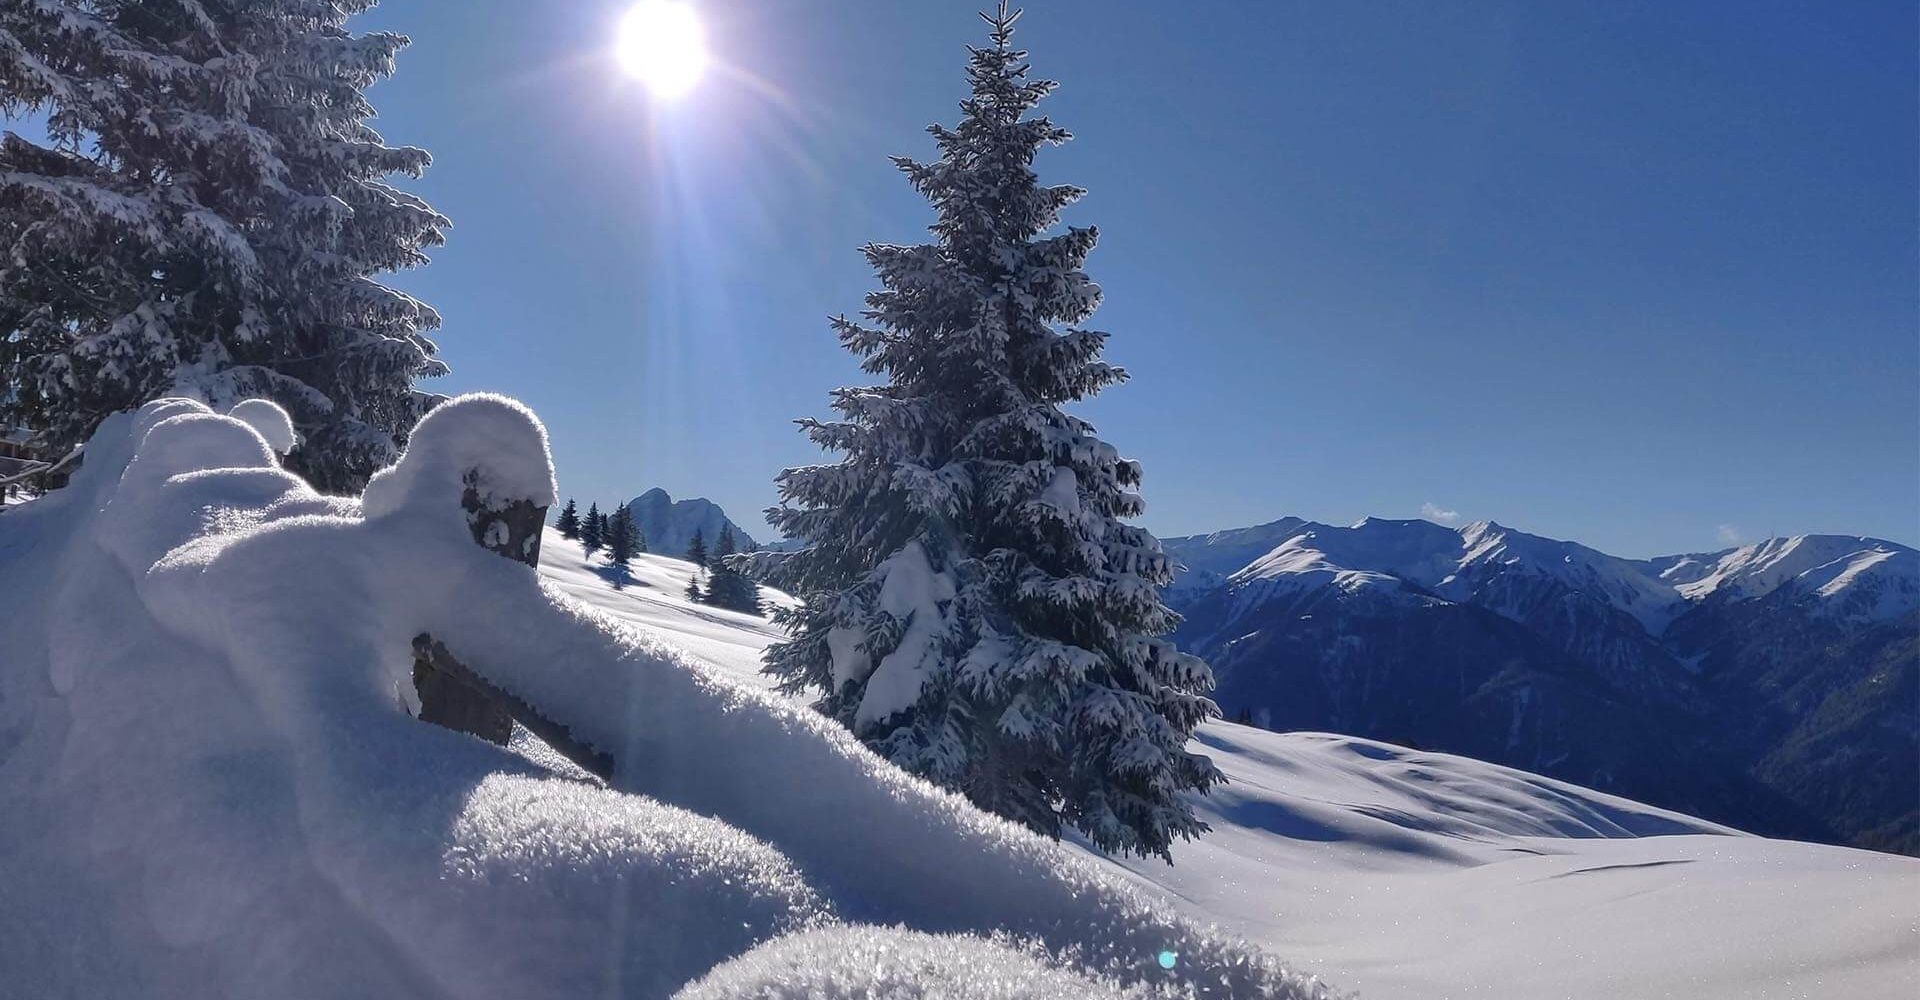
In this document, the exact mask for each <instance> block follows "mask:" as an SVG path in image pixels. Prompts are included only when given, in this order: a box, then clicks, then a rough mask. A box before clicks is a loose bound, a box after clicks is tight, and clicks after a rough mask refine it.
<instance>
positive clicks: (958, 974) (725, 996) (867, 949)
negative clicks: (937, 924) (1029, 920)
mask: <svg viewBox="0 0 1920 1000" xmlns="http://www.w3.org/2000/svg"><path fill="white" fill-rule="evenodd" d="M1129 992H1130V993H1131V995H1132V996H1142V995H1144V994H1143V993H1142V992H1141V991H1138V990H1135V991H1129ZM1126 995H1128V994H1123V993H1122V992H1120V991H1119V990H1118V989H1115V988H1111V987H1109V986H1106V985H1102V984H1099V983H1096V982H1094V981H1093V980H1091V979H1088V978H1086V977H1083V976H1081V975H1078V974H1076V973H1073V972H1070V971H1067V970H1064V969H1060V968H1056V967H1055V966H1054V965H1053V964H1052V963H1050V962H1048V961H1047V960H1046V959H1045V958H1044V956H1039V955H1035V954H1034V953H1032V952H1031V951H1022V950H1018V949H1015V948H1011V947H1008V946H1006V945H1003V944H999V943H996V942H992V941H986V940H981V939H979V938H970V937H960V936H945V935H932V934H918V933H913V932H899V931H882V930H876V929H874V928H867V927H836V928H829V929H825V930H818V931H809V932H806V933H802V934H794V935H790V936H788V937H783V938H781V939H779V940H777V941H773V942H770V943H768V944H763V945H761V946H760V947H758V948H755V949H754V950H752V951H750V952H748V953H747V954H745V955H742V956H741V957H739V958H736V959H734V960H733V961H731V962H728V963H727V964H725V965H723V966H721V967H719V968H718V969H715V970H714V971H713V972H711V973H709V974H708V975H707V976H706V977H705V978H704V979H701V980H700V981H699V982H697V983H694V984H692V985H690V986H688V987H687V988H686V989H684V990H681V991H680V992H679V993H677V994H675V995H674V1000H880V998H885V1000H1059V998H1065V997H1073V998H1083V1000H1122V998H1123V997H1124V996H1126Z"/></svg>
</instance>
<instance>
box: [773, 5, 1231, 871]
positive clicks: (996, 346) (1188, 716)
mask: <svg viewBox="0 0 1920 1000" xmlns="http://www.w3.org/2000/svg"><path fill="white" fill-rule="evenodd" d="M983 16H984V17H986V19H987V21H988V23H989V25H990V28H991V34H990V39H991V43H990V44H989V45H987V46H985V47H983V48H978V49H973V50H971V58H970V60H969V65H968V70H967V77H968V80H969V82H970V83H971V84H972V93H971V94H970V95H969V96H968V97H967V98H966V99H965V100H963V101H962V102H961V105H960V107H961V117H960V122H959V124H957V125H955V126H953V127H951V128H949V127H947V126H943V125H934V126H932V127H930V128H929V129H928V131H929V132H930V133H931V134H932V136H933V138H934V141H935V143H936V145H937V146H938V148H939V152H940V156H939V158H938V159H937V160H934V161H932V162H927V163H923V162H918V161H915V160H912V159H909V158H906V157H898V158H896V159H895V163H896V165H897V166H898V167H899V168H900V169H901V170H902V171H903V172H904V173H905V174H906V176H907V178H908V180H909V181H910V182H911V183H912V184H913V187H914V188H915V189H916V190H917V191H919V192H920V193H921V194H922V195H924V196H926V198H927V199H928V200H929V201H930V202H931V203H932V206H933V209H934V214H935V220H936V221H935V222H934V224H933V226H932V232H933V234H934V237H935V239H934V241H933V242H931V243H927V244H922V245H918V246H894V245H888V244H869V245H868V246H866V247H865V248H864V253H865V255H866V258H867V260H868V262H869V263H871V264H872V266H873V268H874V270H875V271H876V272H877V274H878V277H879V280H880V284H881V289H880V290H879V291H875V292H872V293H870V294H869V295H868V296H867V300H866V301H867V308H866V310H865V311H864V312H863V313H862V316H861V318H860V319H859V320H852V319H847V318H845V317H841V318H839V319H836V320H835V321H834V328H835V330H836V332H837V333H838V334H839V337H840V341H841V343H842V344H844V345H845V346H846V348H847V349H848V350H849V351H852V352H853V353H854V354H856V355H858V356H860V358H861V359H862V367H863V368H864V369H865V370H866V371H868V372H870V373H872V374H875V375H880V376H883V377H884V378H885V382H884V384H881V385H876V386H872V387H868V388H847V389H840V390H837V391H835V392H834V393H833V394H832V405H833V408H834V409H835V410H836V411H837V412H838V414H839V417H838V419H834V420H827V421H815V420H808V421H803V425H804V427H805V429H806V432H807V433H808V434H809V436H811V437H812V439H813V440H814V441H815V442H816V443H817V444H819V445H821V446H822V447H824V448H827V449H829V450H832V451H838V452H841V453H843V455H844V457H843V458H842V459H841V460H840V461H839V462H837V463H835V464H830V465H821V466H813V467H807V468H796V469H789V470H787V471H786V472H784V473H782V474H781V476H780V477H779V488H780V495H781V505H780V506H778V507H775V508H772V509H771V510H770V511H769V512H768V516H769V518H770V519H771V521H772V523H773V524H774V526H775V527H777V528H780V529H781V530H782V531H783V533H784V534H785V535H786V536H787V537H790V538H804V539H808V540H809V545H808V546H807V547H806V548H804V549H802V550H800V551H798V552H795V553H791V554H782V553H763V554H761V555H760V556H759V557H756V558H755V560H754V563H755V565H756V568H757V571H759V572H762V573H764V574H766V575H767V576H768V578H769V579H770V580H771V581H772V582H774V583H776V584H777V585H780V586H783V587H784V588H785V589H787V590H789V591H791V592H793V593H795V594H796V595H799V596H801V597H802V598H803V599H804V604H802V605H801V606H800V607H798V608H796V609H794V610H791V611H786V610H782V611H777V612H776V613H775V614H776V617H777V618H778V620H779V621H780V622H781V623H783V624H784V625H786V626H787V628H788V629H789V631H790V634H791V636H792V638H791V639H790V640H789V641H787V642H784V643H781V644H778V645H775V646H774V647H772V648H771V649H770V650H769V653H768V666H767V669H768V670H769V672H770V673H772V674H773V675H775V676H777V677H778V678H780V680H781V682H782V686H783V687H784V688H785V689H786V690H788V691H803V690H811V691H814V692H816V693H818V694H819V701H818V706H819V708H820V709H821V710H822V711H824V712H825V713H827V714H829V715H831V716H832V717H834V718H836V719H839V720H841V721H842V722H843V723H845V724H846V725H848V726H849V727H851V728H852V729H853V731H854V732H855V733H856V734H857V735H858V736H859V737H860V738H861V739H863V740H864V741H865V742H866V743H867V744H868V745H869V746H871V747H873V748H874V749H875V750H877V751H878V752H880V753H881V754H882V755H884V756H886V757H888V758H889V759H891V760H893V761H894V762H895V763H897V764H899V765H901V766H902V767H904V768H906V769H907V770H909V771H912V772H914V773H917V774H921V775H924V776H926V777H928V778H930V779H932V780H934V781H936V782H938V783H940V784H943V785H946V786H948V787H951V788H955V789H958V790H960V791H961V792H963V793H964V794H966V795H967V796H968V797H969V798H970V799H972V800H973V801H974V802H976V803H978V804H979V805H981V806H983V807H985V808H987V809H990V810H993V811H995V812H998V813H1000V814H1002V815H1005V816H1009V817H1012V818H1014V819H1016V820H1018V821H1020V822H1022V823H1025V824H1026V825H1028V826H1030V827H1032V828H1034V829H1037V830H1040V831H1042V832H1045V833H1048V834H1051V835H1055V836H1058V835H1059V833H1060V830H1061V827H1062V825H1063V824H1068V825H1072V826H1074V827H1077V828H1079V829H1080V830H1083V831H1085V832H1086V834H1087V836H1088V837H1089V838H1090V839H1092V840H1093V842H1094V843H1096V844H1098V845H1099V846H1100V847H1102V848H1105V849H1110V850H1121V851H1127V852H1137V853H1151V854H1158V855H1161V856H1163V857H1166V856H1169V853H1168V852H1169V847H1170V845H1171V843H1172V842H1173V841H1174V840H1175V839H1178V838H1187V837H1191V836H1193V835H1194V834H1196V833H1198V832H1200V831H1203V830H1205V829H1206V826H1205V824H1203V823H1202V822H1201V821H1200V820H1199V819H1198V818H1196V817H1195V816H1194V814H1193V810H1192V806H1191V804H1190V801H1189V799H1188V798H1187V794H1188V793H1189V792H1203V791H1205V790H1206V789H1208V788H1209V787H1211V786H1212V785H1213V784H1214V783H1215V782H1217V781H1219V780H1220V775H1219V772H1218V771H1217V770H1215V768H1214V767H1213V764H1212V762H1211V761H1209V760H1208V759H1207V758H1206V757H1204V756H1201V755H1198V754H1193V753H1189V752H1188V751H1187V750H1186V748H1185V747H1186V742H1187V738H1188V737H1189V736H1190V735H1191V734H1192V732H1193V730H1194V727H1195V726H1196V725H1198V724H1199V723H1200V722H1201V721H1202V720H1204V719H1206V718H1207V717H1208V716H1209V715H1212V714H1216V709H1215V708H1214V706H1213V703H1212V702H1211V701H1209V700H1208V699H1207V697H1206V693H1207V692H1208V691H1209V690H1210V689H1211V687H1212V684H1213V678H1212V674H1211V672H1210V671H1209V670H1208V669H1207V666H1206V664H1205V663H1203V662H1202V661H1200V660H1199V659H1197V658H1195V657H1193V656H1190V655H1187V654H1184V653H1181V652H1179V651H1178V650H1176V649H1175V648H1174V646H1173V645H1172V644H1171V643H1169V642H1167V641H1166V640H1165V639H1163V638H1160V637H1161V636H1163V635H1164V634H1165V633H1167V632H1168V631H1170V630H1171V629H1172V628H1173V626H1174V625H1175V623H1176V621H1177V618H1176V616H1175V615H1174V614H1173V613H1172V612H1171V611H1169V610H1168V609H1167V608H1166V606H1165V605H1163V604H1162V603H1161V600H1160V592H1159V587H1160V586H1161V585H1163V584H1165V583H1166V582H1167V581H1168V580H1169V577H1170V574H1171V569H1172V565H1171V562H1170V560H1169V558H1168V557H1167V555H1166V554H1165V553H1163V552H1162V551H1161V547H1160V543H1159V541H1158V540H1157V539H1155V538H1154V537H1153V536H1152V535H1151V534H1150V533H1148V532H1147V531H1145V530H1144V529H1142V528H1139V527H1136V526H1134V525H1131V524H1128V523H1126V522H1127V520H1128V519H1130V518H1133V517H1136V516H1138V515H1139V513H1140V512H1141V507H1142V503H1141V499H1140V497H1139V495H1138V494H1137V493H1136V492H1135V491H1136V489H1137V488H1138V486H1139V483H1140V466H1139V465H1138V464H1137V463H1135V462H1133V461H1130V460H1127V459H1123V458H1121V457H1120V456H1119V453H1118V452H1116V451H1115V450H1114V448H1113V447H1112V446H1110V445H1108V444H1107V443H1106V442H1104V441H1102V440H1100V439H1099V438H1098V437H1096V436H1095V432H1094V428H1093V427H1092V426H1091V425H1089V424H1088V423H1087V422H1086V421H1084V420H1081V419H1080V418H1078V417H1075V416H1072V415H1070V414H1068V413H1066V412H1064V411H1063V410H1062V406H1063V405H1065V404H1068V403H1071V402H1074V401H1076V400H1080V399H1083V398H1085V397H1087V396H1090V395H1093V394H1094V393H1096V392H1098V391H1099V390H1100V389H1102V388H1104V387H1106V386H1108V385H1111V384H1113V383H1116V382H1118V381H1120V380H1122V379H1123V378H1124V377H1125V374H1124V372H1122V371H1121V370H1120V369H1118V368H1115V367H1113V366H1111V365H1108V364H1107V363H1105V362H1103V361H1102V360H1100V354H1101V350H1102V348H1103V346H1104V344H1105V341H1106V335H1105V334H1103V333H1098V332H1095V331H1092V330H1087V329H1082V328H1081V327H1080V326H1079V324H1081V323H1082V322H1084V321H1085V320H1086V319H1087V318H1088V316H1089V315H1090V314H1091V313H1092V312H1093V310H1094V308H1095V306H1096V305H1097V304H1098V303H1099V300H1100V289H1099V287H1098V286H1096V285H1095V284H1094V283H1093V282H1092V281H1091V280H1089V279H1088V277H1087V275H1086V273H1085V272H1084V271H1083V270H1082V269H1081V268H1082V264H1083V262H1084V261H1085V260H1086V257H1087V255H1088V253H1089V252H1090V251H1091V250H1092V249H1093V246H1094V241H1095V236H1096V234H1095V231H1094V230H1093V229H1091V228H1077V227H1071V228H1067V229H1065V230H1064V231H1056V230H1055V227H1056V224H1057V222H1058V219H1059V215H1060V211H1061V210H1062V209H1063V208H1064V207H1066V206H1067V205H1068V204H1070V203H1071V202H1073V201H1074V200H1075V199H1077V198H1078V197H1079V196H1080V195H1081V193H1082V192H1081V190H1080V189H1079V188H1075V187H1070V186H1065V185H1054V186H1045V185H1041V184H1039V183H1038V182H1037V180H1036V178H1035V175H1034V172H1033V169H1032V165H1033V160H1034V156H1035V153H1036V152H1037V151H1038V150H1039V149H1040V148H1041V147H1043V146H1049V145H1056V144H1059V143H1062V142H1065V141H1066V140H1067V139H1068V138H1070V136H1069V134H1068V133H1067V132H1066V131H1065V130H1063V129H1061V128H1058V127H1056V126H1055V125H1054V124H1053V123H1052V122H1050V121H1048V120H1047V119H1046V118H1045V117H1041V116H1036V115H1032V114H1030V112H1032V110H1033V109H1034V107H1035V106H1036V105H1037V104H1038V103H1039V102H1040V100H1041V99H1042V98H1044V97H1045V96H1046V95H1047V94H1048V93H1049V92H1051V91H1052V90H1053V87H1054V84H1052V83H1051V82H1047V81H1041V80H1032V79H1029V78H1028V76H1027V72H1028V66H1027V62H1026V54H1025V53H1024V52H1022V51H1020V50H1017V49H1015V48H1014V47H1013V44H1012V38H1013V24H1014V21H1015V20H1016V19H1017V18H1018V16H1019V15H1018V13H1017V12H1014V13H1009V12H1008V10H1007V8H1006V6H1005V5H1004V4H1002V5H1001V6H1000V8H999V9H998V10H997V11H996V12H995V13H994V14H991V15H983ZM743 558H744V557H743Z"/></svg>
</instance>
